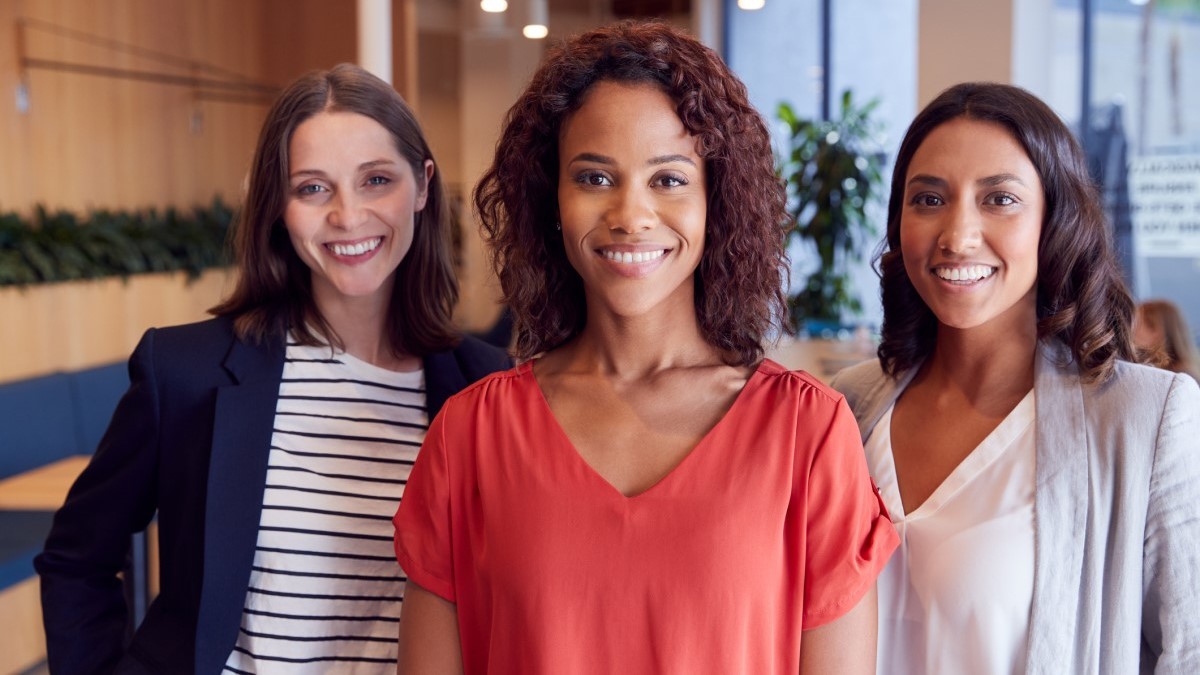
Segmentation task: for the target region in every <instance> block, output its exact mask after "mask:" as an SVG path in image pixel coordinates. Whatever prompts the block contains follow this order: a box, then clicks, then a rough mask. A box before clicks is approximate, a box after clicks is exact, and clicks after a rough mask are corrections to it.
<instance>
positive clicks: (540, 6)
mask: <svg viewBox="0 0 1200 675" xmlns="http://www.w3.org/2000/svg"><path fill="white" fill-rule="evenodd" d="M549 15H550V8H549V7H548V6H547V3H546V0H529V21H526V22H525V27H524V28H522V29H521V34H522V35H524V36H525V37H527V38H529V39H530V40H541V39H542V38H544V37H546V36H547V35H549V34H550V29H548V28H546V25H547V24H548V23H550V20H549Z"/></svg>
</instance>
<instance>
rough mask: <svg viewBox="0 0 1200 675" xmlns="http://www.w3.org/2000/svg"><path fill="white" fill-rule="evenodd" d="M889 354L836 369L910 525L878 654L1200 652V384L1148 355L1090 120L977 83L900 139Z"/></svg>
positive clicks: (1145, 659) (1143, 656)
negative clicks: (1096, 164)
mask: <svg viewBox="0 0 1200 675" xmlns="http://www.w3.org/2000/svg"><path fill="white" fill-rule="evenodd" d="M880 270H881V274H882V285H883V310H884V323H883V342H882V344H881V345H880V347H879V360H878V361H871V362H868V363H865V364H860V365H858V366H855V367H853V368H851V369H849V370H847V371H843V372H842V373H839V375H838V377H837V378H835V380H834V383H833V384H834V387H835V388H837V389H839V390H840V391H842V392H843V393H844V394H845V395H846V398H847V400H848V401H849V403H850V406H851V408H852V409H853V410H854V414H855V416H856V417H857V418H858V423H859V427H860V429H861V433H862V439H863V441H864V443H865V445H866V450H867V464H868V465H869V466H870V469H871V475H872V476H873V477H874V479H875V481H876V482H877V483H878V485H879V486H880V488H881V490H882V494H883V498H884V501H885V503H886V504H887V507H888V509H889V511H890V512H891V517H892V520H893V522H894V523H895V525H896V528H897V530H898V531H899V533H900V539H901V544H900V550H899V551H898V552H897V554H896V556H895V557H893V559H892V560H891V562H890V563H888V566H887V568H886V569H885V570H884V572H883V574H882V575H881V576H880V581H879V598H880V600H879V660H878V663H879V664H880V672H889V673H892V672H904V673H984V674H986V673H1013V672H1030V673H1034V672H1037V673H1136V672H1143V673H1144V672H1151V671H1153V672H1157V673H1164V672H1168V673H1183V672H1187V673H1195V672H1200V649H1198V648H1197V644H1196V636H1197V635H1200V583H1197V581H1198V577H1197V570H1200V501H1197V499H1196V495H1197V494H1198V493H1200V453H1198V452H1197V447H1196V444H1197V439H1198V438H1200V389H1197V386H1196V383H1195V382H1194V381H1192V380H1191V378H1189V377H1187V376H1183V375H1173V374H1171V373H1168V372H1165V371H1161V370H1157V369H1153V368H1149V367H1146V366H1142V365H1136V364H1134V363H1131V361H1133V360H1134V347H1133V344H1132V342H1131V330H1130V320H1131V317H1132V315H1133V301H1132V300H1131V298H1130V296H1129V293H1128V292H1127V290H1126V288H1125V285H1124V284H1123V282H1122V281H1121V276H1120V272H1119V269H1118V267H1117V263H1116V260H1115V257H1114V255H1113V252H1112V246H1111V243H1110V240H1109V233H1108V227H1107V225H1106V223H1105V222H1104V218H1103V215H1102V211H1101V208H1100V204H1099V201H1098V199H1097V196H1096V194H1095V192H1094V188H1093V187H1092V184H1091V182H1090V180H1089V178H1088V174H1087V168H1086V165H1085V163H1084V159H1083V154H1082V153H1081V151H1080V149H1079V147H1078V145H1076V143H1075V140H1074V139H1073V138H1072V136H1071V133H1070V132H1069V131H1068V130H1067V128H1066V127H1065V126H1064V125H1063V123H1062V122H1061V121H1060V120H1059V118H1058V117H1057V116H1056V115H1055V114H1054V112H1053V111H1051V110H1050V109H1049V108H1048V107H1047V106H1046V105H1045V104H1044V103H1042V102H1041V101H1040V100H1038V99H1037V98H1035V97H1034V96H1032V95H1031V94H1029V93H1027V92H1025V91H1023V90H1021V89H1018V88H1016V87H1011V86H1006V85H999V84H960V85H957V86H955V87H952V88H950V89H948V90H947V91H945V92H943V93H942V94H941V95H940V96H938V97H937V99H935V100H934V101H933V102H932V103H930V104H929V105H928V106H927V107H926V108H925V109H924V110H923V111H921V113H920V114H918V115H917V118H916V120H914V121H913V123H912V126H910V127H909V129H908V133H907V135H906V136H905V138H904V141H903V143H902V144H901V146H900V152H899V155H898V157H897V160H896V168H895V173H894V174H893V177H892V191H891V201H890V203H889V206H888V227H887V241H886V246H885V249H884V252H883V254H882V258H881V260H880Z"/></svg>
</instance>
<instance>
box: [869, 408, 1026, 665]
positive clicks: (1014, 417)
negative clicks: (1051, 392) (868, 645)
mask: <svg viewBox="0 0 1200 675" xmlns="http://www.w3.org/2000/svg"><path fill="white" fill-rule="evenodd" d="M1034 419H1035V408H1034V395H1033V391H1032V390H1030V392H1029V393H1028V394H1026V395H1025V398H1023V399H1022V400H1021V402H1020V403H1018V404H1017V406H1016V407H1015V408H1014V409H1013V411H1012V412H1011V413H1009V414H1008V416H1007V417H1005V418H1004V420H1002V421H1001V422H1000V424H999V425H998V426H997V427H996V428H995V429H993V430H992V433H991V434H989V435H988V437H987V438H985V439H984V440H983V442H981V443H980V444H979V446H978V447H976V448H975V449H974V450H972V451H971V453H970V454H969V455H967V457H966V458H965V459H963V461H962V463H960V464H959V465H958V466H957V467H955V469H954V470H953V471H952V472H950V475H949V476H947V477H946V480H945V481H943V482H942V484H941V485H939V486H938V488H937V489H936V490H934V492H933V494H932V495H930V496H929V498H928V499H927V500H925V503H923V504H921V505H920V506H919V507H918V508H917V509H916V510H914V511H913V512H912V513H908V514H906V513H905V512H904V506H903V502H902V501H901V499H900V490H899V486H898V484H897V482H896V465H895V462H894V461H893V459H892V439H891V425H892V410H891V409H889V410H888V411H887V413H886V414H884V416H883V418H882V419H881V420H880V421H879V423H878V424H877V425H876V426H875V429H874V431H872V433H871V436H870V437H869V438H868V439H867V443H866V451H867V465H868V467H869V468H870V471H871V476H872V478H874V479H875V483H876V485H878V486H879V489H880V492H881V494H882V496H883V501H884V504H885V505H886V506H887V508H888V511H889V512H890V513H891V517H892V522H893V523H894V524H895V526H896V531H897V532H898V533H899V534H900V548H899V549H898V550H897V551H896V553H895V554H894V555H893V556H892V559H891V561H890V562H889V563H888V565H887V567H886V568H884V570H883V573H882V574H881V575H880V577H879V655H878V659H877V663H878V665H877V671H878V672H879V673H880V674H881V675H882V674H888V675H892V674H895V673H903V674H909V673H913V674H919V673H926V674H928V675H935V674H943V673H944V674H947V675H949V674H954V675H959V674H961V673H972V675H989V674H1000V673H1004V674H1006V675H1007V674H1011V673H1024V672H1025V663H1024V661H1023V655H1024V654H1025V645H1026V640H1027V633H1028V629H1029V608H1030V605H1031V603H1032V600H1033V566H1034V559H1033V549H1034V519H1033V506H1034V487H1035V483H1036V481H1035V475H1034V469H1035V467H1036V445H1035V440H1036V439H1035V436H1036V427H1035V426H1034V424H1033V422H1034Z"/></svg>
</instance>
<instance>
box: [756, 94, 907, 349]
mask: <svg viewBox="0 0 1200 675" xmlns="http://www.w3.org/2000/svg"><path fill="white" fill-rule="evenodd" d="M878 103H879V101H878V100H872V101H869V102H867V103H866V104H864V105H862V106H859V105H857V104H856V103H855V101H854V99H853V97H852V96H851V93H850V91H848V90H847V91H846V92H845V93H843V94H842V97H841V108H840V110H839V112H838V114H837V115H836V116H835V117H834V118H833V119H829V120H812V119H803V118H800V117H798V116H797V115H796V112H795V110H794V109H793V108H792V107H791V106H790V105H788V104H787V103H780V104H779V110H778V117H779V119H780V120H782V121H783V122H784V123H785V124H786V125H787V129H788V132H789V135H788V137H787V138H786V139H785V142H784V145H783V149H782V150H783V152H782V156H781V157H780V158H779V171H780V174H781V175H782V176H783V178H784V179H785V180H786V181H787V185H788V212H789V213H790V214H791V216H792V218H793V219H794V220H795V222H794V224H793V225H794V226H793V227H792V228H791V229H790V230H789V233H788V238H789V244H791V243H792V241H793V240H796V239H798V240H800V241H801V242H803V243H804V244H805V245H806V246H808V247H810V248H811V249H812V250H813V251H814V253H815V255H816V258H817V260H818V263H819V264H818V266H817V268H816V270H815V271H813V272H812V273H811V274H809V275H808V277H807V278H806V279H805V280H804V282H803V284H802V285H800V286H799V290H798V292H795V293H789V297H788V310H789V313H790V316H791V320H792V323H793V324H794V325H796V326H801V325H803V324H804V323H805V322H808V321H813V320H820V321H825V322H839V321H841V320H843V319H844V318H845V317H846V316H852V315H857V314H858V313H859V312H861V311H862V303H861V301H860V300H859V298H858V295H857V294H856V293H855V292H854V290H853V289H852V288H851V284H850V273H849V266H850V263H852V262H854V261H859V260H861V259H862V253H863V249H864V248H866V247H867V246H869V245H870V241H871V239H872V237H873V235H874V234H875V228H874V227H873V226H872V224H871V221H870V219H869V218H868V216H867V206H868V204H869V203H870V202H871V201H873V200H876V199H878V198H879V195H880V194H882V190H883V185H882V182H883V179H882V175H881V167H882V165H883V162H884V157H883V155H882V154H880V153H878V152H877V151H876V148H877V144H878V139H877V134H878V131H879V126H880V125H879V124H878V122H876V121H875V120H873V119H872V117H871V114H872V112H873V111H874V110H875V108H876V106H877V105H878Z"/></svg>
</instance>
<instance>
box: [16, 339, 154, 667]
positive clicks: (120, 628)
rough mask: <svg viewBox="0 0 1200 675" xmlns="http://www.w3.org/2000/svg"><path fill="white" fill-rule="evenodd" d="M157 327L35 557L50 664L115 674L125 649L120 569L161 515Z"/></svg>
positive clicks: (131, 364) (131, 368)
mask: <svg viewBox="0 0 1200 675" xmlns="http://www.w3.org/2000/svg"><path fill="white" fill-rule="evenodd" d="M153 356H154V339H153V332H149V333H147V334H146V336H145V337H144V338H142V341H141V343H140V344H139V345H138V348H137V350H135V351H134V354H133V356H132V357H131V358H130V361H129V376H130V387H129V390H128V391H127V392H126V393H125V396H124V397H123V398H122V399H121V402H120V404H118V406H117V409H116V411H115V412H114V413H113V418H112V421H111V422H110V423H109V427H108V430H107V431H106V432H105V434H104V438H103V439H102V440H101V441H100V445H99V447H98V448H97V450H96V454H95V455H94V456H93V458H92V460H91V462H90V463H89V464H88V466H87V468H86V469H84V471H83V473H82V474H80V476H79V478H78V479H77V480H76V481H75V484H74V485H73V486H72V487H71V491H70V493H69V494H68V495H67V500H66V503H65V504H64V505H63V506H62V508H61V509H59V511H58V513H57V514H56V515H55V517H54V526H53V528H52V529H51V531H50V536H49V537H48V538H47V540H46V547H45V549H44V550H43V551H42V553H41V554H40V555H39V556H38V557H37V559H36V560H35V561H34V567H35V568H36V569H37V572H38V574H39V575H40V576H41V586H42V620H43V624H44V626H45V629H46V651H47V655H48V659H49V665H50V669H51V670H52V671H53V672H54V673H56V675H58V674H67V673H105V672H111V671H112V669H113V668H114V667H115V666H116V664H117V661H119V660H120V658H121V655H122V652H123V647H122V645H123V643H124V639H125V630H126V626H127V621H128V617H127V609H126V607H125V597H124V594H123V592H122V587H121V580H120V579H119V578H118V576H117V574H118V572H120V571H121V569H122V568H123V567H124V564H125V558H126V555H127V553H128V550H129V541H130V539H129V538H130V535H131V534H132V533H134V532H137V531H139V530H142V529H144V528H145V527H146V525H147V523H149V521H150V519H151V517H152V516H153V515H154V508H155V505H154V492H155V491H154V482H155V469H156V466H157V455H158V453H157V446H158V396H157V386H156V383H155V377H154V368H153Z"/></svg>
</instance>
